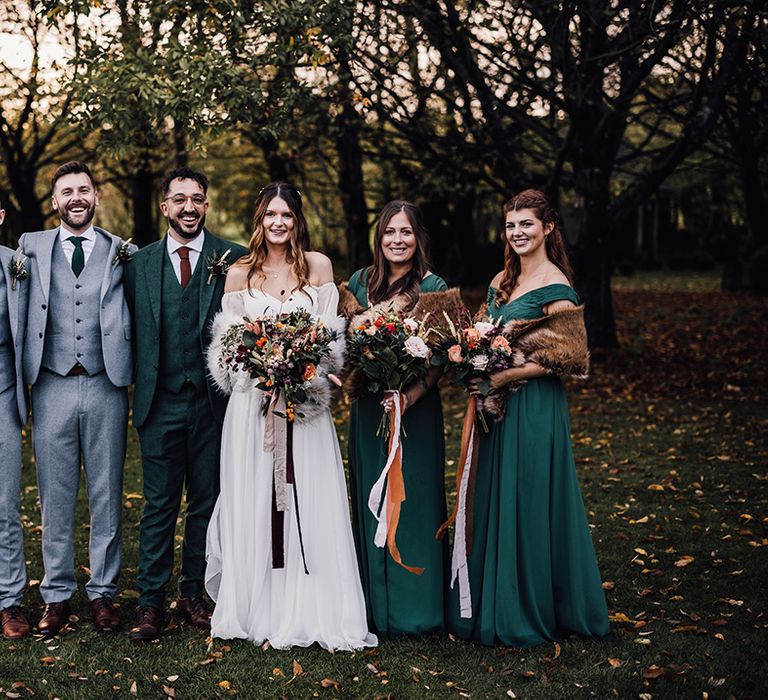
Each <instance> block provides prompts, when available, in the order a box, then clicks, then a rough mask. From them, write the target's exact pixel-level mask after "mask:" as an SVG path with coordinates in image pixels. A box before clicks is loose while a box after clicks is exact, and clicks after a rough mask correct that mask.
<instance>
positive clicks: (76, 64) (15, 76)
mask: <svg viewBox="0 0 768 700" xmlns="http://www.w3.org/2000/svg"><path fill="white" fill-rule="evenodd" d="M763 8H764V4H763V3H761V2H728V1H726V0H715V1H708V2H700V1H687V0H686V1H677V0H674V1H668V2H659V1H658V0H635V1H631V2H630V1H625V0H587V1H582V2H578V1H572V2H549V1H545V0H541V1H535V0H523V1H514V2H512V1H511V0H478V1H475V0H466V1H459V2H449V1H447V0H402V1H400V0H376V1H373V0H371V1H367V0H360V1H355V2H352V1H350V0H326V1H323V0H268V1H266V2H248V1H246V0H207V1H205V2H202V1H197V0H153V1H149V0H77V1H76V2H72V1H67V2H63V1H57V0H45V1H41V2H36V1H34V0H19V1H17V2H13V3H2V4H1V5H0V35H4V36H0V41H2V42H4V43H0V47H1V51H2V53H0V57H2V61H0V97H1V98H2V106H1V109H0V157H1V158H2V161H1V164H0V198H1V199H2V206H3V207H4V208H5V209H6V211H7V219H6V224H5V226H4V227H3V230H2V236H1V237H0V240H2V242H3V243H5V244H6V245H10V246H13V247H15V244H16V241H17V239H18V237H19V236H20V235H21V233H23V232H25V231H35V230H40V229H43V228H46V227H47V226H49V225H51V224H52V221H53V219H52V217H51V209H50V204H49V199H50V187H49V179H50V175H51V173H52V171H53V170H54V169H55V167H56V165H58V164H60V163H62V162H64V161H66V160H70V159H83V160H86V161H88V162H89V163H90V164H91V165H92V166H93V168H94V170H95V172H96V175H97V178H98V180H99V184H100V190H101V194H102V203H101V208H100V210H99V211H98V214H97V217H98V221H99V223H100V224H101V225H102V226H104V227H105V228H108V229H109V230H111V231H113V232H114V233H117V234H119V235H122V236H124V237H126V238H128V237H132V238H133V240H134V242H136V243H137V244H139V245H146V244H147V243H149V242H151V241H153V240H156V239H157V237H158V236H159V235H162V233H163V232H164V231H163V227H162V222H161V220H160V218H161V217H160V215H159V208H158V202H159V193H158V187H159V183H160V180H161V179H162V175H163V173H164V172H165V171H166V170H167V169H169V168H170V167H173V166H174V165H177V164H190V165H192V166H194V167H197V168H199V169H201V170H203V171H204V172H205V173H206V174H207V175H208V176H209V178H210V180H211V191H210V200H211V211H210V214H209V224H210V227H211V228H212V230H214V231H216V232H218V233H221V234H223V235H226V236H229V237H232V238H239V239H240V240H246V239H247V237H248V235H249V233H250V230H249V229H250V219H251V217H252V213H253V212H252V210H253V200H254V198H255V196H256V194H257V193H258V191H259V190H260V189H261V187H262V186H263V185H264V184H266V182H268V181H269V180H274V179H288V180H290V181H292V182H294V183H295V184H296V185H298V186H299V187H300V188H301V190H302V192H303V194H304V197H305V201H306V203H307V209H308V213H309V219H310V223H311V234H312V240H313V245H314V246H315V247H316V248H319V249H323V250H325V251H326V252H328V253H330V254H331V255H333V256H334V259H335V261H336V263H337V265H336V267H337V274H339V275H344V274H347V273H348V272H350V271H352V270H354V269H356V268H357V267H359V266H361V265H363V264H365V263H367V262H368V261H369V260H370V250H369V241H370V237H371V233H372V224H373V222H374V221H375V217H376V212H377V210H378V209H379V208H380V206H381V205H382V204H384V203H385V202H386V201H388V200H390V199H392V198H394V197H404V198H407V199H410V200H412V201H414V202H416V203H418V204H419V205H420V206H421V207H422V209H423V211H424V214H425V216H426V220H427V225H428V228H429V230H430V232H431V240H432V257H433V261H434V269H435V271H436V272H438V273H439V274H441V275H443V276H444V277H445V278H446V279H447V280H448V281H449V283H451V284H464V285H468V284H472V285H475V284H484V283H487V281H488V280H489V279H490V278H491V276H492V274H493V273H494V272H496V271H497V270H498V269H500V266H501V260H502V246H501V244H500V243H499V238H498V234H499V232H500V230H501V226H502V216H501V206H502V204H503V202H504V201H505V200H506V199H507V198H509V196H510V195H511V194H512V193H514V192H515V191H518V190H520V189H522V188H525V187H529V186H535V187H539V188H541V189H544V190H545V191H547V192H548V193H549V194H550V195H551V196H552V198H553V199H554V200H555V202H556V203H557V205H558V206H559V208H560V209H561V212H562V214H563V219H564V224H565V231H566V234H567V236H568V240H569V242H570V244H571V247H572V252H573V255H574V259H575V263H576V280H575V284H576V288H577V290H578V291H579V293H580V294H581V295H582V298H583V299H584V300H585V301H586V303H587V322H588V329H589V334H590V342H591V344H592V346H593V347H610V346H613V345H615V344H616V342H617V339H616V330H615V324H614V314H613V305H612V299H611V287H610V281H611V276H612V275H614V274H616V273H617V272H618V273H621V274H630V273H632V272H633V271H634V270H635V269H638V268H660V267H669V268H674V269H684V268H689V269H691V268H693V269H706V268H712V267H714V266H715V265H719V266H720V267H721V269H722V275H723V285H724V286H725V287H726V288H728V289H731V290H735V289H752V290H753V291H758V292H762V293H766V292H767V291H768V226H767V225H766V210H767V209H768V203H767V200H766V197H767V195H766V180H767V179H768V161H767V158H766V151H767V150H768V149H767V148H766V145H768V111H767V108H766V97H767V94H766V93H767V92H768V65H767V60H766V59H767V58H768V53H767V48H768V14H766V11H765V10H764V9H763Z"/></svg>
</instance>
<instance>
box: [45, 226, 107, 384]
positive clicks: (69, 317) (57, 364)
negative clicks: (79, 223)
mask: <svg viewBox="0 0 768 700" xmlns="http://www.w3.org/2000/svg"><path fill="white" fill-rule="evenodd" d="M108 256H109V244H108V243H107V241H106V240H104V237H103V236H96V241H95V243H94V246H93V250H92V251H91V254H90V255H89V256H88V262H87V263H86V265H85V267H84V268H83V271H82V272H81V273H80V277H75V273H74V272H72V266H71V265H70V263H69V262H68V261H67V256H66V255H64V251H63V250H62V249H61V242H60V241H58V240H57V241H56V242H55V243H54V245H53V256H52V258H51V291H50V295H49V300H50V302H49V305H48V324H47V328H46V332H45V344H44V346H43V361H42V366H43V367H45V368H46V369H48V370H50V371H51V372H55V373H56V374H61V375H65V374H67V372H69V370H71V369H72V367H73V366H74V365H75V364H76V363H77V362H79V363H80V364H81V365H82V366H83V367H85V369H86V370H87V372H88V374H98V373H99V372H101V371H102V370H103V369H104V353H103V352H102V349H101V325H100V323H99V305H100V304H101V282H102V279H103V277H104V269H105V267H106V265H107V263H108V260H107V258H108Z"/></svg>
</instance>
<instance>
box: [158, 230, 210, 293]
mask: <svg viewBox="0 0 768 700" xmlns="http://www.w3.org/2000/svg"><path fill="white" fill-rule="evenodd" d="M165 241H166V245H167V247H168V257H169V258H170V259H171V265H173V271H174V272H175V273H176V279H177V280H179V284H181V258H180V257H179V255H178V253H177V252H176V251H177V250H178V249H179V248H181V247H183V246H186V247H187V248H189V267H190V270H191V272H192V274H193V275H194V274H195V265H197V260H198V258H199V257H200V254H201V253H202V252H203V243H204V241H205V230H202V231H200V233H198V234H197V236H196V237H195V238H192V239H191V240H189V241H187V242H186V243H179V242H178V241H177V240H176V239H175V238H174V237H173V236H171V234H170V233H168V234H167V235H166V237H165Z"/></svg>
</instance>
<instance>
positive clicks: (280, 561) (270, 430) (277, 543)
mask: <svg viewBox="0 0 768 700" xmlns="http://www.w3.org/2000/svg"><path fill="white" fill-rule="evenodd" d="M275 395H278V398H276V397H275ZM275 411H277V412H278V415H276V414H275ZM280 413H282V415H279V414H280ZM264 451H265V452H271V453H272V463H273V472H272V568H273V569H282V568H283V567H284V566H285V511H287V510H288V500H289V499H288V485H289V484H290V485H292V486H293V507H294V512H295V513H296V528H297V530H298V534H299V548H300V550H301V561H302V564H303V566H304V573H305V574H309V570H308V569H307V558H306V556H305V554H304V537H303V536H302V532H301V518H300V516H299V493H298V489H297V488H296V470H295V469H294V464H293V423H289V422H288V421H287V419H286V414H285V398H284V397H283V393H282V392H278V391H276V392H274V393H273V394H272V398H271V400H270V404H269V410H268V411H267V416H266V425H265V426H264Z"/></svg>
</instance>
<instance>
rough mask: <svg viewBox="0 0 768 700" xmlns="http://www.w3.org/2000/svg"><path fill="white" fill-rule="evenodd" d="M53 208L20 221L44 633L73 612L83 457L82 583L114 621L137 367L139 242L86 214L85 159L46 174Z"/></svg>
mask: <svg viewBox="0 0 768 700" xmlns="http://www.w3.org/2000/svg"><path fill="white" fill-rule="evenodd" d="M51 191H52V195H51V202H52V205H53V209H54V211H55V212H56V214H57V215H58V218H59V220H60V223H59V225H58V226H57V227H56V228H53V229H50V230H48V231H39V232H35V233H25V234H24V235H23V236H22V237H21V239H20V241H19V245H20V247H21V249H22V250H23V252H24V255H25V256H26V257H27V260H28V263H27V264H28V266H29V279H28V280H26V281H24V282H22V284H26V285H29V289H28V292H29V304H28V313H27V330H26V335H25V339H24V352H23V357H22V364H23V368H24V380H25V382H26V383H27V384H31V385H32V413H33V416H32V428H33V432H32V434H33V438H34V439H33V445H34V449H35V462H36V466H37V483H38V487H39V496H40V508H41V511H42V516H43V565H44V568H45V576H44V577H43V580H42V583H41V584H40V594H41V595H42V597H43V601H44V602H45V612H44V613H43V617H42V619H41V620H40V622H39V624H38V629H39V630H40V632H42V633H43V634H45V635H47V636H53V635H56V634H58V633H59V631H60V630H61V628H62V627H63V626H64V625H65V624H66V623H67V622H68V621H69V616H70V600H71V598H72V596H73V595H74V593H75V591H76V590H77V583H76V581H75V571H74V537H75V528H74V519H75V504H76V501H77V491H78V483H79V479H80V465H81V463H82V466H83V472H84V475H85V481H86V484H87V490H88V505H89V508H90V542H89V553H90V569H89V573H90V576H89V580H88V582H87V583H86V585H85V590H86V593H87V594H88V599H89V600H90V601H91V611H92V615H93V622H94V625H95V627H96V629H97V630H98V631H99V632H114V631H115V630H116V629H117V627H118V622H119V620H118V614H117V612H116V610H115V608H114V607H113V600H114V596H115V592H116V584H117V577H118V574H119V573H120V547H121V515H122V506H123V462H124V461H125V446H126V445H125V443H126V424H127V422H128V385H129V384H130V383H131V379H132V375H133V362H132V354H131V319H130V316H129V313H128V305H127V304H126V300H125V294H124V291H123V276H124V275H123V271H124V268H125V265H124V264H122V263H120V264H118V262H119V261H120V260H124V259H127V258H128V257H130V254H131V253H132V252H133V251H135V250H136V247H135V246H129V245H127V244H126V243H124V242H123V241H122V240H121V239H120V238H118V237H117V236H113V235H112V234H111V233H107V232H106V231H104V230H103V229H101V228H98V227H96V226H94V225H93V217H94V214H95V211H96V207H97V206H98V204H99V196H98V192H97V190H96V185H95V183H94V180H93V177H92V175H91V171H90V170H89V168H88V166H87V165H86V164H85V163H80V162H78V161H71V162H69V163H65V164H64V165H62V166H60V167H59V168H58V169H57V170H56V172H55V173H54V174H53V178H52V181H51Z"/></svg>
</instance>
